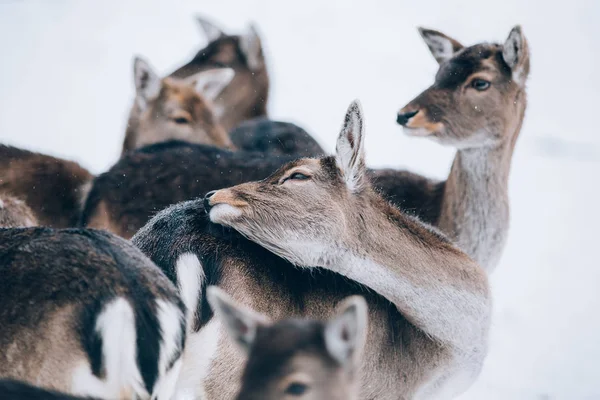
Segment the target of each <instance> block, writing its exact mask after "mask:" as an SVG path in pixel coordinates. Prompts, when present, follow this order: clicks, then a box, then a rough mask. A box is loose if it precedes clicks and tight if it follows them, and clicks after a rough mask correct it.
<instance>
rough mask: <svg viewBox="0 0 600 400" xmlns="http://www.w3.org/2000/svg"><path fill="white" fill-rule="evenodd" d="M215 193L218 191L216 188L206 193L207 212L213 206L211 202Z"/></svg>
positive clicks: (205, 208) (205, 204)
mask: <svg viewBox="0 0 600 400" xmlns="http://www.w3.org/2000/svg"><path fill="white" fill-rule="evenodd" d="M215 193H217V191H216V190H211V191H210V192H208V193H206V194H205V195H204V212H205V213H207V214H208V213H209V212H210V209H211V208H212V205H211V204H210V198H211V197H213V195H214V194H215Z"/></svg>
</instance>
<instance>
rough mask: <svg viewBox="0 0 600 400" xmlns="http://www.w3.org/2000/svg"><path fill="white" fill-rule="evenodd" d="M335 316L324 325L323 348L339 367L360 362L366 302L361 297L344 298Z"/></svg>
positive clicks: (365, 329) (363, 341) (365, 323)
mask: <svg viewBox="0 0 600 400" xmlns="http://www.w3.org/2000/svg"><path fill="white" fill-rule="evenodd" d="M337 310H338V311H337V315H336V316H335V317H333V318H332V319H331V320H329V321H328V322H327V324H326V325H325V346H326V348H327V351H328V352H329V354H330V355H331V356H332V357H333V358H334V359H335V360H337V361H338V362H339V363H340V364H341V365H346V364H347V363H349V362H350V363H353V364H354V363H356V362H358V361H359V360H360V357H361V355H362V352H363V349H364V346H365V341H366V337H367V325H368V316H367V313H368V311H367V302H366V301H365V299H364V298H363V297H361V296H351V297H348V298H346V299H345V300H344V301H343V302H342V303H341V304H340V305H339V306H338V307H337Z"/></svg>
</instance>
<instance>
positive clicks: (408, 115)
mask: <svg viewBox="0 0 600 400" xmlns="http://www.w3.org/2000/svg"><path fill="white" fill-rule="evenodd" d="M419 32H420V34H421V36H422V37H423V40H425V43H427V46H428V47H429V50H430V51H431V53H432V54H433V56H434V58H435V59H436V60H437V62H438V63H439V65H440V67H439V70H438V72H437V74H436V76H435V82H434V84H433V85H432V86H431V87H429V88H428V89H427V90H425V91H424V92H423V93H421V94H420V95H419V96H417V97H416V98H415V99H414V100H412V101H411V102H410V103H408V104H407V105H406V106H404V107H403V108H402V109H401V110H400V111H399V112H398V115H397V122H398V124H400V125H402V126H403V127H404V131H405V132H406V133H407V134H408V135H411V136H423V137H430V138H432V139H435V140H437V141H439V142H440V143H442V144H447V145H451V146H455V147H457V148H472V147H482V146H490V145H492V146H493V145H496V144H497V143H499V142H503V141H506V140H508V141H514V140H515V139H516V135H518V131H519V129H520V126H521V122H522V120H523V116H524V112H525V106H526V96H525V83H526V80H527V76H528V75H529V48H528V45H527V40H526V39H525V36H524V35H523V32H522V30H521V27H520V26H516V27H514V28H513V29H512V30H511V31H510V34H509V35H508V38H507V39H506V41H505V42H504V44H490V43H480V44H476V45H474V46H470V47H464V46H463V45H461V44H460V43H459V42H458V41H456V40H454V39H452V38H450V37H448V36H446V35H444V34H443V33H440V32H437V31H434V30H430V29H423V28H419ZM507 136H508V137H507ZM513 136H515V137H513Z"/></svg>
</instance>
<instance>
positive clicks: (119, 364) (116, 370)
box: [72, 297, 148, 398]
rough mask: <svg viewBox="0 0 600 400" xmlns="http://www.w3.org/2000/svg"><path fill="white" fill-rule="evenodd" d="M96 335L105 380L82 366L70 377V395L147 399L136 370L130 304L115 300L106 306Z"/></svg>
mask: <svg viewBox="0 0 600 400" xmlns="http://www.w3.org/2000/svg"><path fill="white" fill-rule="evenodd" d="M96 331H97V332H98V334H99V335H100V336H101V337H102V356H103V358H104V366H105V370H106V378H105V379H104V380H100V379H98V378H96V377H95V376H94V375H92V373H91V370H90V367H89V365H82V366H80V367H79V368H78V369H77V370H76V371H75V373H74V375H73V383H72V391H73V393H75V394H79V395H90V396H96V397H102V398H120V397H121V396H122V395H123V394H124V393H129V394H131V395H134V394H135V395H137V396H140V397H147V396H148V393H147V392H146V389H145V388H144V384H143V381H142V377H141V375H140V371H139V370H138V366H137V360H136V353H137V351H136V350H137V343H136V336H137V335H136V330H135V317H134V312H133V309H132V307H131V305H130V304H129V302H128V301H127V300H126V299H124V298H122V297H117V298H116V299H114V300H113V301H111V302H110V303H108V304H106V305H105V306H104V310H103V311H102V312H101V313H100V315H99V316H98V318H97V319H96Z"/></svg>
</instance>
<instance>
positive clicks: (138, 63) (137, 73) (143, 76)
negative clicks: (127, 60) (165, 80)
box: [133, 56, 160, 108]
mask: <svg viewBox="0 0 600 400" xmlns="http://www.w3.org/2000/svg"><path fill="white" fill-rule="evenodd" d="M133 79H134V82H135V91H136V95H137V99H138V103H139V104H140V107H141V108H145V107H146V103H147V101H148V100H150V99H153V98H155V97H156V96H158V93H159V92H160V77H159V76H158V75H157V74H156V73H155V72H154V70H153V69H152V67H151V66H150V64H148V62H147V61H146V60H144V59H143V58H141V57H137V56H136V57H135V59H134V60H133Z"/></svg>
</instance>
